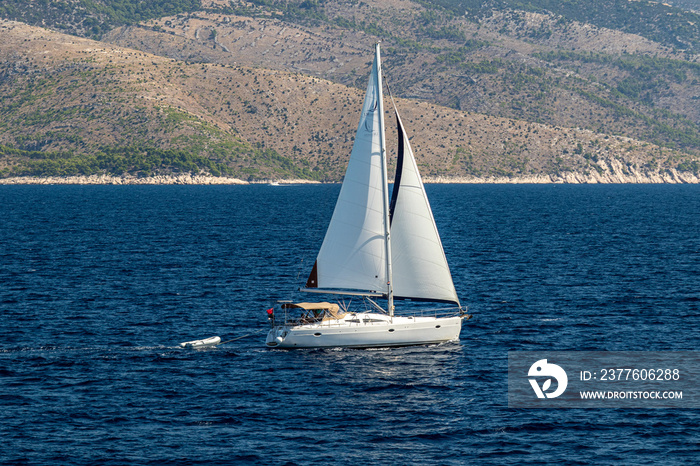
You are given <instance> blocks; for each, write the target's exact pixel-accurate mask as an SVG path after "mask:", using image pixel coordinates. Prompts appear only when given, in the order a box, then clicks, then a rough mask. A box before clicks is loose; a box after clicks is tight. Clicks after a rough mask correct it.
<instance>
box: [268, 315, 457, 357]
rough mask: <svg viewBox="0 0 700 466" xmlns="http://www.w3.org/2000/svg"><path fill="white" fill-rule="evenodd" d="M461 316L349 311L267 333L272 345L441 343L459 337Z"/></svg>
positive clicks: (359, 345)
mask: <svg viewBox="0 0 700 466" xmlns="http://www.w3.org/2000/svg"><path fill="white" fill-rule="evenodd" d="M461 329H462V317H461V316H453V317H439V318H438V317H396V316H395V317H393V318H390V317H388V316H386V315H383V314H373V313H358V314H348V315H346V316H344V317H343V318H341V319H331V320H324V321H323V322H315V323H308V324H298V325H277V326H274V327H272V329H271V330H270V332H269V333H268V335H267V341H266V344H267V346H269V347H272V348H285V349H293V348H334V347H345V348H382V347H389V346H411V345H426V344H433V343H442V342H446V341H452V340H457V339H459V332H460V330H461Z"/></svg>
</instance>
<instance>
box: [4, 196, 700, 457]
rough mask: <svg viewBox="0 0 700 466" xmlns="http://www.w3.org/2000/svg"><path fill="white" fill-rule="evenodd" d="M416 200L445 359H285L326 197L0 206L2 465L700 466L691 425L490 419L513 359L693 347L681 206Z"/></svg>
mask: <svg viewBox="0 0 700 466" xmlns="http://www.w3.org/2000/svg"><path fill="white" fill-rule="evenodd" d="M426 189H427V192H428V195H429V197H430V199H431V203H432V207H433V212H434V215H435V218H436V222H437V224H438V229H439V230H440V232H441V235H442V239H443V243H444V248H445V253H446V255H447V258H448V261H449V263H450V267H451V269H452V272H453V275H454V279H455V285H456V288H457V291H458V293H459V296H460V298H461V301H462V304H463V305H466V306H468V307H469V312H470V313H471V314H473V316H474V317H473V318H472V319H471V320H469V321H467V322H465V324H464V327H463V330H462V334H461V338H460V341H459V342H454V343H448V344H443V345H438V346H429V347H409V348H398V349H388V350H350V349H333V350H297V351H282V350H270V349H267V348H266V347H265V345H264V339H265V332H266V329H267V319H266V314H265V310H266V309H267V308H269V307H271V306H272V305H273V304H274V302H275V300H277V299H306V300H309V299H313V297H309V296H300V295H298V294H297V293H295V292H294V290H295V289H296V288H297V287H298V286H299V285H300V284H303V282H304V281H305V280H306V277H307V275H308V273H309V271H310V269H311V266H312V265H313V262H314V260H315V255H316V253H317V250H318V247H319V246H320V243H321V240H322V238H323V235H324V232H325V228H326V224H327V222H328V220H329V219H330V215H331V213H332V209H333V206H334V203H335V198H336V196H337V194H338V191H339V185H321V186H280V187H272V186H262V185H260V186H0V406H1V407H2V409H0V439H1V440H0V464H31V465H64V464H65V465H69V464H70V465H94V464H101V465H102V464H104V465H127V464H135V465H164V464H182V465H196V464H207V465H209V464H264V465H294V464H299V465H304V464H318V465H328V464H333V465H356V464H368V465H369V464H372V465H374V464H386V465H396V464H410V465H461V464H479V465H481V464H494V465H506V464H533V465H534V464H536V465H542V464H554V463H562V464H605V465H608V464H634V465H638V464H662V463H663V464H689V465H691V464H692V465H695V464H698V463H700V410H693V409H617V408H615V407H614V406H611V407H610V408H607V409H509V408H508V405H507V388H508V385H507V380H508V374H507V362H508V352H509V351H545V350H546V351H549V350H551V351H559V350H567V351H572V350H573V351H579V350H580V351H584V350H585V351H621V350H629V351H649V350H654V351H679V350H693V351H694V350H699V349H700V186H676V185H673V186H667V185H619V186H618V185H590V186H588V185H586V186H579V185H532V186H531V185H428V186H427V187H426ZM213 335H219V336H221V337H222V339H224V340H233V339H236V338H238V339H237V340H234V341H230V342H228V343H225V344H223V345H221V346H219V347H217V348H215V349H211V350H206V351H193V350H185V349H182V348H180V347H179V343H180V342H183V341H188V340H193V339H198V338H205V337H209V336H213ZM239 337H242V338H239Z"/></svg>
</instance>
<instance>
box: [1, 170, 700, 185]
mask: <svg viewBox="0 0 700 466" xmlns="http://www.w3.org/2000/svg"><path fill="white" fill-rule="evenodd" d="M339 182H340V181H337V182H336V183H339ZM423 182H424V183H426V184H700V176H697V175H694V174H693V173H689V172H682V173H681V172H678V171H676V170H673V169H672V170H667V171H665V172H662V173H654V174H649V173H640V172H633V171H628V172H627V173H623V172H622V171H618V170H615V171H611V172H606V173H603V174H600V173H598V172H593V173H588V174H583V173H574V172H569V173H564V174H561V175H530V176H521V177H448V176H425V177H423ZM272 183H274V184H275V185H277V184H279V185H288V184H321V183H322V182H320V181H312V180H304V179H288V180H261V181H246V180H241V179H239V178H228V177H219V176H210V175H191V174H182V175H156V176H150V177H144V178H139V177H135V176H112V175H89V176H84V175H81V176H67V177H60V176H49V177H33V176H27V177H13V178H0V185H19V184H25V185H29V184H31V185H57V184H62V185H70V184H73V185H178V184H179V185H253V184H272Z"/></svg>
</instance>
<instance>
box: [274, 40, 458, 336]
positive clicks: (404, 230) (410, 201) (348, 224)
mask: <svg viewBox="0 0 700 466" xmlns="http://www.w3.org/2000/svg"><path fill="white" fill-rule="evenodd" d="M392 105H393V107H394V112H395V115H396V121H397V127H398V136H399V138H398V160H397V168H396V178H395V180H394V187H393V191H392V194H391V198H390V197H389V183H388V174H387V161H386V143H385V126H384V105H383V93H382V70H381V61H380V47H379V44H376V46H375V55H374V62H373V64H372V71H371V73H370V78H369V84H368V85H367V92H366V94H365V100H364V105H363V106H362V113H361V116H360V122H359V125H358V128H357V134H356V137H355V141H354V145H353V148H352V152H351V154H350V160H349V162H348V167H347V171H346V173H345V178H344V179H343V184H342V187H341V189H340V194H339V195H338V201H337V203H336V206H335V210H334V211H333V215H332V217H331V221H330V224H329V225H328V229H327V231H326V236H325V238H324V240H323V243H322V245H321V249H320V250H319V253H318V256H317V258H316V262H315V264H314V266H313V268H312V270H311V273H310V275H309V278H308V280H307V282H306V286H305V287H303V288H302V289H301V290H300V291H304V292H309V293H320V294H326V295H341V296H343V299H356V298H357V297H360V298H361V299H362V301H363V302H364V308H363V309H362V310H352V309H351V308H350V307H348V306H346V305H345V302H344V301H343V302H341V303H330V302H325V301H324V302H303V303H293V302H283V303H282V304H281V307H280V308H279V309H278V311H277V313H276V312H275V310H273V309H270V310H268V317H269V319H270V322H271V329H270V331H269V333H268V335H267V339H266V344H267V346H269V347H273V348H286V349H291V348H327V347H352V348H373V347H391V346H409V345H425V344H435V343H442V342H447V341H451V340H457V339H459V334H460V331H461V328H462V321H463V320H464V319H465V318H468V317H470V316H468V314H467V313H466V309H465V308H462V306H461V305H460V302H459V298H458V297H457V291H456V290H455V287H454V283H453V281H452V276H451V274H450V269H449V267H448V265H447V259H446V257H445V253H444V250H443V248H442V243H441V241H440V236H439V234H438V230H437V227H436V225H435V220H434V218H433V214H432V211H431V209H430V204H429V203H428V198H427V196H426V193H425V189H424V187H423V182H422V181H421V177H420V174H419V173H418V167H417V165H416V161H415V158H414V156H413V151H412V150H411V145H410V143H409V140H408V137H407V135H406V132H405V130H404V127H403V124H402V122H401V118H400V117H399V113H398V110H397V109H396V104H395V103H394V102H393V99H392ZM380 298H381V299H383V300H384V299H385V300H386V307H385V308H383V307H381V306H380V305H379V304H378V303H377V301H379V299H380ZM395 300H412V301H432V302H436V303H449V304H450V306H451V307H449V308H445V307H442V308H440V309H432V310H427V309H419V310H415V311H413V312H411V313H410V315H406V314H405V313H401V315H399V314H398V313H396V312H395V311H396V309H395V305H394V302H395ZM351 304H352V303H351ZM280 313H283V315H282V316H280V315H279V314H280ZM297 314H298V315H297Z"/></svg>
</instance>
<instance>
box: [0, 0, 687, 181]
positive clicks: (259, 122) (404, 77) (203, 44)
mask: <svg viewBox="0 0 700 466" xmlns="http://www.w3.org/2000/svg"><path fill="white" fill-rule="evenodd" d="M204 3H205V5H204V7H206V11H200V12H198V13H181V14H179V15H177V16H171V17H164V18H160V19H157V20H151V21H149V22H144V23H142V24H140V25H138V26H126V27H119V28H116V29H113V30H112V31H111V32H109V33H108V34H107V35H105V36H104V40H106V41H109V42H110V43H111V44H114V45H110V44H107V43H104V42H96V41H91V40H88V39H81V38H78V37H74V36H66V35H62V34H58V33H56V32H51V31H48V30H45V29H41V28H35V27H30V26H27V25H24V24H21V23H14V22H8V21H4V22H2V23H0V33H2V35H3V37H4V38H5V37H6V38H7V39H6V44H5V45H4V46H3V48H2V49H0V95H2V96H3V103H2V107H1V108H0V117H2V118H1V119H0V144H3V145H4V148H0V170H1V171H0V175H1V176H10V175H28V174H35V175H37V174H63V175H66V174H78V173H84V174H87V173H113V174H121V173H131V174H138V175H148V174H153V173H158V172H163V173H170V172H174V173H180V172H195V173H197V172H205V173H212V174H215V175H216V174H222V175H227V176H235V177H240V178H244V179H268V178H299V177H302V178H308V179H320V180H339V179H340V178H341V177H342V173H343V171H344V166H345V160H346V158H347V155H348V154H349V151H350V146H351V144H352V138H353V135H354V131H355V126H356V124H357V123H356V122H357V112H358V111H359V110H358V109H359V106H360V105H361V97H362V90H361V89H362V88H363V87H364V85H365V82H366V79H367V78H366V76H367V72H368V69H369V64H370V63H369V62H370V59H371V56H370V55H371V53H370V51H371V44H372V43H373V42H374V41H375V40H376V38H377V37H378V36H381V37H383V38H384V39H385V40H384V60H385V72H386V73H387V74H388V82H389V84H390V85H391V87H392V90H393V91H394V92H395V93H396V95H398V96H400V97H404V98H406V97H407V98H413V99H415V98H418V99H421V101H411V100H405V99H399V100H398V105H399V108H400V110H401V112H402V115H403V117H404V120H405V122H406V124H407V125H408V127H409V131H410V132H411V135H412V140H413V145H414V147H415V148H416V151H417V154H418V157H419V163H420V165H421V167H422V171H423V172H424V173H425V174H426V175H428V176H431V177H433V178H449V179H455V178H462V179H471V180H483V179H499V180H506V179H511V180H516V179H517V180H545V181H546V180H555V181H558V180H566V181H614V182H620V181H664V180H665V181H671V180H675V181H680V180H684V181H694V180H697V175H698V174H699V173H700V162H699V157H700V142H699V141H700V138H699V137H698V135H699V134H700V132H699V131H698V124H697V123H698V120H699V119H700V116H699V115H698V112H699V111H700V110H698V106H697V105H695V103H696V102H697V100H696V97H700V96H698V95H697V94H698V86H697V84H698V76H699V75H698V67H697V65H696V64H695V62H694V61H693V60H694V58H693V59H692V60H691V59H689V57H690V56H688V55H687V52H678V51H674V50H673V49H670V48H668V47H666V46H663V45H661V44H659V43H655V42H653V41H649V40H648V39H643V38H641V37H639V36H632V35H629V34H622V33H619V32H617V31H612V30H606V29H600V28H595V27H593V26H590V25H586V24H581V23H576V22H571V21H568V20H567V21H563V20H562V19H561V18H559V17H557V16H555V15H553V14H551V13H532V12H517V11H512V10H509V11H500V12H499V11H495V12H491V13H490V14H489V15H487V16H483V17H479V18H476V16H475V17H459V16H455V15H454V14H452V13H451V12H450V11H449V10H444V9H443V10H440V9H435V8H433V7H431V6H430V5H429V2H428V3H424V4H422V5H421V4H418V3H414V2H410V1H406V0H392V1H390V2H379V1H373V0H368V1H367V2H362V3H360V4H356V3H353V2H348V3H345V2H340V1H327V2H323V3H314V2H309V7H308V8H307V9H308V10H309V11H308V12H307V13H310V14H307V15H306V16H302V17H299V16H298V15H297V13H298V11H299V10H300V9H302V8H301V6H300V5H301V3H299V2H297V4H296V6H295V8H296V10H294V9H291V8H288V9H287V10H284V11H283V10H281V9H280V5H282V3H283V2H274V1H267V2H261V3H264V5H262V6H256V5H254V4H252V3H248V4H242V3H231V4H229V3H228V2H217V1H209V2H204ZM232 5H233V6H232ZM294 5H295V3H294V2H292V6H294ZM426 5H427V6H426ZM295 11H296V12H297V13H295ZM295 15H297V16H295ZM542 31H546V33H542ZM375 34H376V35H375ZM602 47H607V48H606V49H604V50H605V51H601V50H603V49H602ZM136 49H140V50H141V51H137V50H136ZM144 51H145V52H144ZM684 54H685V55H684ZM165 57H169V58H165ZM691 58H692V57H691ZM259 67H264V68H267V69H262V68H259ZM302 73H304V74H302ZM314 76H315V77H314ZM348 86H350V87H348ZM358 88H359V89H358ZM389 140H390V141H391V135H389ZM10 146H11V148H10Z"/></svg>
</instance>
